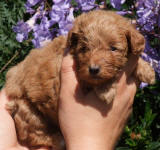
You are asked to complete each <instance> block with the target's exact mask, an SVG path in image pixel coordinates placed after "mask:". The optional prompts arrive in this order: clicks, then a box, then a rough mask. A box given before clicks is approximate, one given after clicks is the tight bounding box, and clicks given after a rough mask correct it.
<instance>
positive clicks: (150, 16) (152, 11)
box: [136, 0, 160, 32]
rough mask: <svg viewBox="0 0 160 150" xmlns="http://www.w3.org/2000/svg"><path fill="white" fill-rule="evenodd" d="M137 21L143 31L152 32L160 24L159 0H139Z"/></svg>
mask: <svg viewBox="0 0 160 150" xmlns="http://www.w3.org/2000/svg"><path fill="white" fill-rule="evenodd" d="M136 8H137V16H138V19H137V23H138V25H139V27H140V28H141V30H142V31H146V32H151V31H153V30H154V29H155V28H156V27H157V26H159V18H160V17H159V11H160V1H159V0H137V3H136Z"/></svg>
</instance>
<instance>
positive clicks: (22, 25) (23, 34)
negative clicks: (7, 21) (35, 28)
mask: <svg viewBox="0 0 160 150" xmlns="http://www.w3.org/2000/svg"><path fill="white" fill-rule="evenodd" d="M13 31H14V32H16V33H17V36H16V40H17V41H18V42H23V41H24V40H27V39H28V33H29V32H30V31H31V28H30V27H29V25H28V24H27V23H26V22H24V21H23V20H21V21H19V22H18V23H17V25H16V26H14V27H13Z"/></svg>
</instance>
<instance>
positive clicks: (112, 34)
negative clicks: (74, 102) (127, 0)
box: [5, 10, 155, 150]
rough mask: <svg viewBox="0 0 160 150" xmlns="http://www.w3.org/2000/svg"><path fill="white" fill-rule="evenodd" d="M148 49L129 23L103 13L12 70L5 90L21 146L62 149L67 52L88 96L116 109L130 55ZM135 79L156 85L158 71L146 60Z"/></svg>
mask: <svg viewBox="0 0 160 150" xmlns="http://www.w3.org/2000/svg"><path fill="white" fill-rule="evenodd" d="M144 47H145V39H144V37H143V36H142V35H141V34H140V33H139V32H138V31H137V30H136V29H135V28H134V27H133V26H132V25H131V24H130V22H129V21H128V20H127V19H125V18H123V17H121V16H119V15H117V14H116V13H114V12H110V11H102V10H97V11H92V12H89V13H85V14H82V15H80V16H79V17H77V18H76V20H75V22H74V26H73V28H72V30H71V31H70V32H69V34H68V37H64V36H60V37H58V38H55V39H54V40H53V41H52V42H51V43H50V44H48V45H47V46H45V47H43V48H41V49H34V50H32V51H31V52H30V54H29V55H28V56H27V57H26V58H25V60H24V61H22V62H21V63H19V64H18V65H17V66H14V67H13V68H11V69H10V70H9V72H8V73H7V78H6V79H7V81H6V85H5V89H6V93H7V95H8V96H9V97H10V99H11V100H10V102H9V103H8V105H7V109H8V110H9V111H10V113H11V114H12V116H13V118H14V121H15V125H16V130H17V136H18V140H19V142H20V143H21V144H22V145H27V146H29V147H30V149H32V148H35V147H41V146H47V147H51V148H54V149H55V150H61V149H62V146H61V139H62V138H63V137H62V135H61V132H60V129H59V125H58V117H57V102H58V100H59V91H60V68H61V62H62V58H63V55H64V52H65V50H66V49H69V53H71V54H72V55H73V58H74V60H75V62H76V74H77V78H78V80H79V82H80V84H81V86H82V87H83V88H84V89H85V91H86V90H88V89H89V90H92V89H93V90H95V92H96V94H97V95H98V96H99V97H100V99H102V100H105V101H106V102H107V103H110V102H111V101H112V100H113V98H114V96H115V93H116V79H117V75H118V74H119V72H120V71H121V70H122V69H123V67H124V66H125V65H126V62H127V61H128V56H129V54H130V53H133V54H135V55H138V56H139V55H140V54H141V53H142V52H143V50H144ZM134 74H135V76H136V77H137V78H138V79H139V81H143V82H147V83H150V84H152V83H154V81H155V73H154V71H153V69H152V68H151V67H150V66H149V64H148V63H147V62H145V61H143V60H142V59H141V58H139V61H138V64H137V68H136V70H135V71H134Z"/></svg>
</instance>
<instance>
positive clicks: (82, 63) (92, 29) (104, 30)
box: [69, 11, 144, 85]
mask: <svg viewBox="0 0 160 150" xmlns="http://www.w3.org/2000/svg"><path fill="white" fill-rule="evenodd" d="M102 12H103V13H104V16H103V13H101V11H97V12H96V13H95V12H91V13H89V14H88V15H87V14H86V16H85V15H84V16H83V15H82V16H80V17H79V18H78V21H77V22H75V26H74V28H73V30H72V31H71V32H70V34H69V40H70V45H71V46H70V47H71V49H72V54H73V55H74V58H75V61H76V68H77V76H78V78H79V79H80V80H82V81H85V82H87V83H89V84H91V85H99V84H102V83H105V82H107V81H110V80H111V79H112V78H113V77H115V76H116V75H117V73H118V71H119V70H121V69H122V68H123V66H124V65H125V64H126V62H127V60H128V58H127V57H128V53H129V51H131V47H132V49H133V46H132V45H131V43H130V42H129V41H130V40H131V38H130V37H129V32H127V31H126V29H124V28H122V27H123V26H124V25H122V24H127V23H128V22H127V21H126V20H125V19H124V18H122V17H120V18H119V16H118V15H115V14H112V13H111V14H112V16H111V14H108V13H107V14H106V12H104V11H102ZM99 13H101V14H99ZM96 15H99V16H96ZM117 16H118V19H116V17H117ZM101 17H103V18H101ZM104 17H106V19H105V18H104ZM107 17H108V18H107ZM116 21H117V22H116ZM143 44H144V43H143ZM137 50H138V49H137Z"/></svg>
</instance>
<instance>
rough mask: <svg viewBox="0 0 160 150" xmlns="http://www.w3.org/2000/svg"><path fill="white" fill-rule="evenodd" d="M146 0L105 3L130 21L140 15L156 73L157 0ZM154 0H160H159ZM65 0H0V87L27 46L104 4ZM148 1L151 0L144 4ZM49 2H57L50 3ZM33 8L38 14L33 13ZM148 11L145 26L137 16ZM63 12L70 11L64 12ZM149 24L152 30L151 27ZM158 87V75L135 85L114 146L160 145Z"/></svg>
mask: <svg viewBox="0 0 160 150" xmlns="http://www.w3.org/2000/svg"><path fill="white" fill-rule="evenodd" d="M44 2H45V3H44ZM59 2H61V3H59ZM137 2H141V3H137ZM145 2H147V3H145V4H144V0H142V1H140V0H133V1H129V0H106V1H105V3H106V6H107V9H112V10H118V13H119V14H122V15H126V16H127V17H130V18H131V19H133V21H134V20H135V19H137V20H138V19H139V21H138V23H139V24H137V27H138V28H139V29H140V30H141V31H142V33H143V34H144V35H145V37H146V40H147V46H146V50H145V52H146V54H147V55H145V56H144V57H145V59H147V60H148V61H149V62H150V63H151V64H152V65H155V69H157V74H160V73H159V70H160V69H159V64H160V63H159V56H160V51H159V46H160V42H159V27H158V24H157V22H154V21H152V20H154V18H155V17H157V14H156V12H155V10H154V9H153V8H152V5H155V4H154V3H150V2H153V1H152V0H146V1H145ZM154 2H158V0H155V1H154ZM63 3H64V1H62V0H53V1H52V0H34V1H33V0H32V1H30V0H14V1H13V0H5V1H0V27H1V28H0V88H2V86H3V85H4V82H5V74H6V71H7V70H8V68H9V67H11V66H13V65H15V64H17V63H18V62H20V61H21V60H23V59H24V57H25V56H26V55H27V54H28V52H29V51H30V49H31V48H33V47H34V46H37V47H38V46H41V44H42V43H43V41H44V40H51V39H52V38H54V37H55V36H58V35H60V34H66V33H67V31H68V30H69V28H64V26H66V25H68V24H69V25H70V24H71V21H73V19H74V17H75V16H78V15H79V14H80V13H81V12H82V11H83V12H84V11H88V10H90V9H93V8H99V5H102V4H103V3H102V1H100V0H96V1H95V0H89V1H86V0H71V1H70V0H66V1H65V5H62V4H63ZM148 3H149V4H150V5H147V6H146V4H148ZM135 4H136V5H135ZM53 5H55V6H56V8H55V7H52V6H53ZM66 5H67V6H66ZM141 5H142V6H141ZM71 7H73V8H74V11H73V10H71V9H70V8H71ZM59 8H60V10H59ZM154 8H157V9H159V5H156V7H155V6H154ZM145 9H146V10H145ZM37 10H38V12H40V14H39V13H37ZM44 10H45V13H44ZM138 10H142V13H141V12H137V11H138ZM150 10H152V11H150ZM26 11H27V13H26ZM144 11H145V12H144ZM148 11H150V12H151V13H150V14H151V16H149V19H150V23H151V24H150V26H149V27H148V28H147V26H145V28H143V25H144V23H145V20H140V19H141V18H143V19H146V20H147V19H148V18H145V14H146V13H147V12H148ZM53 12H54V13H53ZM35 14H36V15H35ZM62 14H65V16H69V15H70V16H69V17H68V18H67V17H66V18H64V16H63V15H62ZM152 14H153V16H154V18H153V17H152ZM55 15H57V16H55ZM54 17H57V18H56V19H58V20H56V19H55V18H54ZM58 17H59V18H58ZM67 19H68V20H67ZM22 20H23V21H22ZM42 20H43V21H42ZM157 20H159V19H157ZM157 20H156V21H157ZM147 21H148V20H147ZM17 22H18V24H17ZM60 23H61V24H60ZM67 27H69V26H67ZM13 30H14V31H15V32H16V33H15V32H13ZM151 30H152V32H150V31H151ZM40 31H42V32H40ZM50 32H51V33H52V34H50ZM44 33H46V34H44ZM17 34H18V36H17ZM16 39H17V40H19V42H17V40H16ZM33 44H34V46H33ZM157 66H158V67H157ZM153 67H154V66H153ZM159 91H160V81H157V83H156V84H155V85H153V86H148V87H145V88H143V89H139V90H138V92H137V95H136V97H135V102H134V107H133V114H132V116H131V118H130V120H129V122H128V124H127V126H126V127H125V130H124V133H123V135H122V137H121V139H120V141H119V143H118V145H117V148H116V150H158V149H160V116H159V112H160V93H159Z"/></svg>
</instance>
